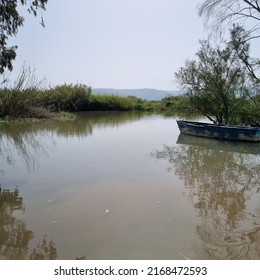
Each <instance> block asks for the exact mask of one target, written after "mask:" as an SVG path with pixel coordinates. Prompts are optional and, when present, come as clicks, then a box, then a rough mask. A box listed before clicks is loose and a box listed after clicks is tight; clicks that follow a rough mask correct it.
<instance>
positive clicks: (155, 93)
mask: <svg viewBox="0 0 260 280" xmlns="http://www.w3.org/2000/svg"><path fill="white" fill-rule="evenodd" d="M92 92H93V93H94V94H98V93H102V94H118V95H123V96H136V97H138V98H142V99H146V100H149V101H151V100H154V101H159V100H161V99H163V98H164V97H166V96H176V95H180V94H181V93H182V92H181V91H180V90H159V89H152V88H142V89H115V88H93V89H92Z"/></svg>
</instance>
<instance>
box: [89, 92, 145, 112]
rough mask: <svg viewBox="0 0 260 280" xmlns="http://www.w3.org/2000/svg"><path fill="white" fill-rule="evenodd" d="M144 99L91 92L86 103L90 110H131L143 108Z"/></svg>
mask: <svg viewBox="0 0 260 280" xmlns="http://www.w3.org/2000/svg"><path fill="white" fill-rule="evenodd" d="M143 103H144V102H143V100H142V99H140V98H136V97H133V96H128V97H125V96H120V95H117V94H109V95H107V94H95V95H94V94H91V95H90V96H89V99H88V102H87V103H86V107H85V109H86V110H89V111H131V110H143Z"/></svg>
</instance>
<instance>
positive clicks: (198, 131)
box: [177, 120, 260, 142]
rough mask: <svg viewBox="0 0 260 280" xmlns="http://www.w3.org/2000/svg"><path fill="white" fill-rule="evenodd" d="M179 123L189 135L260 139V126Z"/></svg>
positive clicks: (243, 139) (179, 121) (244, 139)
mask: <svg viewBox="0 0 260 280" xmlns="http://www.w3.org/2000/svg"><path fill="white" fill-rule="evenodd" d="M177 124H178V127H179V129H180V131H181V132H182V133H185V134H189V135H195V136H200V137H207V138H215V139H225V140H236V141H252V142H259V141H260V127H248V126H238V125H234V126H228V125H215V124H208V123H202V122H190V121H182V120H177Z"/></svg>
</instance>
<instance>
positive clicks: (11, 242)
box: [0, 188, 57, 260]
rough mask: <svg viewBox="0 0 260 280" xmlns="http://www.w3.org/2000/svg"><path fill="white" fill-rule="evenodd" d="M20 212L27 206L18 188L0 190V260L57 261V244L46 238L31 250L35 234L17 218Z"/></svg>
mask: <svg viewBox="0 0 260 280" xmlns="http://www.w3.org/2000/svg"><path fill="white" fill-rule="evenodd" d="M19 211H25V206H24V203H23V199H22V197H21V196H20V194H19V190H18V188H16V189H14V190H10V189H2V188H0V259H8V260H20V259H22V260H23V259H31V260H37V259H41V260H43V259H47V260H53V259H56V258H57V250H56V248H55V244H54V242H53V241H48V239H47V237H46V236H44V237H43V238H42V240H41V241H40V242H39V243H38V245H37V246H36V247H35V248H33V249H29V243H30V241H31V240H32V239H33V232H32V230H30V229H28V227H27V225H26V223H25V221H23V220H21V219H19V218H17V217H16V215H15V214H16V213H17V212H19Z"/></svg>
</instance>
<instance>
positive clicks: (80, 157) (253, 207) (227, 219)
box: [0, 112, 260, 259]
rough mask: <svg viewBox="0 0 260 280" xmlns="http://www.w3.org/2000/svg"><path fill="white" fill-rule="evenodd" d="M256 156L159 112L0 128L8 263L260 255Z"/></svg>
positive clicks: (254, 150)
mask: <svg viewBox="0 0 260 280" xmlns="http://www.w3.org/2000/svg"><path fill="white" fill-rule="evenodd" d="M182 118H184V117H182ZM186 119H188V118H187V117H186ZM197 120H199V119H197ZM259 155H260V145H259V144H257V143H250V144H249V143H238V142H228V141H227V142H226V141H217V140H212V139H204V138H196V137H191V136H190V137H188V136H185V135H179V130H178V128H177V125H176V118H175V117H163V116H160V115H146V114H138V113H105V112H104V113H82V114H79V115H78V117H77V119H76V120H75V121H68V122H54V121H42V122H36V123H23V124H1V125H0V185H1V186H0V188H1V190H0V259H76V258H77V259H185V258H188V259H260V156H259Z"/></svg>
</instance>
